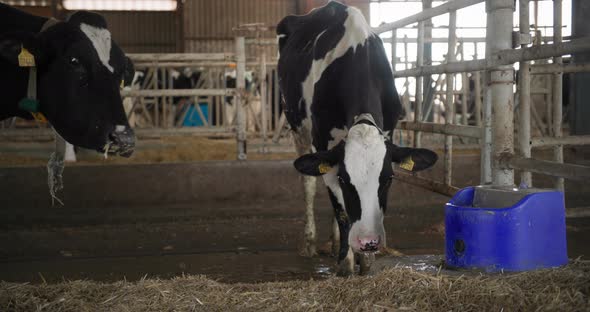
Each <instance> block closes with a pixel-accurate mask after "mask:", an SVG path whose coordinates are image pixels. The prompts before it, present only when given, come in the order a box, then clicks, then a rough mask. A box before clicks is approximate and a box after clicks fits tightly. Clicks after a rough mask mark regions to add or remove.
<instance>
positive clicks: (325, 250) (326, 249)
mask: <svg viewBox="0 0 590 312" xmlns="http://www.w3.org/2000/svg"><path fill="white" fill-rule="evenodd" d="M317 251H318V255H321V256H333V255H334V254H333V252H334V251H333V248H332V242H331V241H327V242H326V243H324V244H321V245H320V246H319V248H318V250H317Z"/></svg>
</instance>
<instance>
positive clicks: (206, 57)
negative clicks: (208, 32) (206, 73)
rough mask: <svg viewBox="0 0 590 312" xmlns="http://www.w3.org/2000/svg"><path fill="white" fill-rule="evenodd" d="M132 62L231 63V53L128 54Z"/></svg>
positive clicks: (232, 58) (233, 57)
mask: <svg viewBox="0 0 590 312" xmlns="http://www.w3.org/2000/svg"><path fill="white" fill-rule="evenodd" d="M127 57H129V58H130V59H131V60H132V61H133V62H182V61H233V60H234V59H235V54H233V53H129V54H127Z"/></svg>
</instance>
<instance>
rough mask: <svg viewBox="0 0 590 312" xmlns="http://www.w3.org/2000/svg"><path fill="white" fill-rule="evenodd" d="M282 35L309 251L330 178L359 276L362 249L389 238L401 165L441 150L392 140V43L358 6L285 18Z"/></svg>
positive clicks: (341, 235)
mask: <svg viewBox="0 0 590 312" xmlns="http://www.w3.org/2000/svg"><path fill="white" fill-rule="evenodd" d="M277 35H278V40H279V52H280V58H279V64H278V66H279V67H278V71H279V79H280V87H281V91H282V92H283V94H284V102H285V103H284V104H285V114H286V117H287V120H288V121H289V123H290V124H291V127H292V129H293V130H294V137H295V143H296V148H297V151H298V153H299V155H300V157H299V158H298V159H297V160H296V161H295V168H296V169H297V170H298V171H299V172H300V173H302V174H303V175H304V189H305V201H306V209H307V211H306V216H307V220H306V221H307V222H306V228H305V244H306V246H305V248H306V249H305V250H304V253H306V254H307V255H310V256H311V255H314V254H315V252H316V249H315V240H316V234H315V225H314V221H313V198H314V196H315V188H316V184H315V177H316V176H323V180H324V182H325V184H326V186H327V188H328V192H329V195H330V200H331V202H332V205H333V208H334V213H335V223H337V225H338V226H337V229H336V227H335V229H334V235H333V237H334V238H335V242H334V244H335V245H339V249H337V250H339V251H338V262H339V264H340V265H339V273H341V274H350V273H352V272H353V269H354V253H359V254H371V253H374V252H376V251H378V250H379V249H380V248H381V247H383V246H384V245H385V230H384V227H383V214H384V212H385V209H386V207H387V195H388V190H389V187H390V185H391V182H392V178H393V170H392V163H398V164H401V165H400V167H402V168H405V169H406V170H409V171H419V170H423V169H426V168H428V167H430V166H432V165H433V164H434V163H435V162H436V160H437V155H436V154H435V153H434V152H432V151H430V150H426V149H415V148H402V147H398V146H396V145H394V144H393V143H392V137H391V136H392V132H393V129H394V128H395V125H396V123H397V120H398V118H399V115H400V112H401V104H400V101H399V97H398V94H397V91H396V89H395V86H394V81H393V74H392V71H391V67H390V65H389V62H388V60H387V57H386V55H385V50H384V48H383V43H382V41H381V39H380V38H379V37H378V36H377V35H376V34H374V33H372V31H371V28H370V27H369V25H368V24H367V22H366V21H365V19H364V17H363V15H362V13H361V12H360V11H359V10H358V9H356V8H353V7H347V6H345V5H343V4H341V3H338V2H329V3H328V4H327V5H325V6H323V7H321V8H317V9H314V10H313V11H312V12H310V13H309V14H307V15H303V16H288V17H286V18H284V19H283V20H282V21H281V22H280V24H279V25H278V28H277ZM338 239H339V241H338Z"/></svg>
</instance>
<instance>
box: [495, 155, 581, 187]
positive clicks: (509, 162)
mask: <svg viewBox="0 0 590 312" xmlns="http://www.w3.org/2000/svg"><path fill="white" fill-rule="evenodd" d="M499 165H500V166H501V167H504V168H510V169H511V170H512V169H522V170H528V171H531V172H534V173H540V174H544V175H548V176H554V177H561V178H566V179H570V180H578V181H588V179H589V178H590V167H589V166H581V165H574V164H563V163H559V162H554V161H548V160H538V159H532V158H521V157H504V158H501V159H499Z"/></svg>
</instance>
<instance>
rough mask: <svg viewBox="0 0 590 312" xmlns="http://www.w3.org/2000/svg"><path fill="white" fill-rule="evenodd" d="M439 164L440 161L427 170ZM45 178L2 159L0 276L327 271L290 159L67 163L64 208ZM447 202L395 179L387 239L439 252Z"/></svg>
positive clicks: (462, 180) (585, 229) (270, 275)
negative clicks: (312, 240)
mask: <svg viewBox="0 0 590 312" xmlns="http://www.w3.org/2000/svg"><path fill="white" fill-rule="evenodd" d="M455 166H456V168H455V169H456V172H459V173H460V174H457V176H456V178H455V183H456V184H458V185H460V186H467V185H473V184H477V183H478V180H479V177H478V170H477V168H479V157H478V156H477V155H473V154H468V153H466V154H458V155H456V157H455ZM441 174H442V166H441V164H440V163H439V164H438V165H437V166H436V167H435V168H434V169H433V170H432V171H430V172H426V173H425V176H435V177H440V176H441ZM46 179H47V177H46V169H45V168H44V167H39V166H33V167H18V168H0V190H2V196H0V207H2V209H0V241H1V242H3V243H2V245H3V247H2V248H1V249H0V280H8V281H22V282H24V281H30V282H41V281H42V280H43V279H45V280H47V281H48V282H49V281H56V280H61V279H62V278H66V279H77V278H88V279H96V280H118V279H122V278H127V279H139V278H141V277H143V276H145V275H146V274H147V275H149V276H154V275H155V276H162V277H171V276H175V275H178V274H182V273H183V272H184V273H190V274H207V275H208V276H210V277H212V278H216V279H221V280H225V281H231V282H237V281H268V280H288V279H309V278H322V277H323V276H326V275H328V274H329V273H330V272H332V271H331V267H332V265H333V263H334V260H333V259H332V258H330V257H329V256H328V255H327V254H324V255H322V256H320V257H317V258H314V259H308V258H304V257H300V256H299V255H298V250H299V247H300V244H301V238H302V229H303V222H304V220H303V205H302V188H301V186H300V182H299V177H298V175H297V173H296V172H295V170H294V169H292V165H291V161H248V162H246V163H238V162H233V161H208V162H198V163H175V164H152V165H132V164H131V165H109V166H103V165H88V166H74V167H68V168H66V170H65V173H64V183H65V191H64V192H63V193H62V194H61V198H62V199H63V200H64V202H65V206H54V207H52V206H51V204H50V199H49V195H48V192H47V185H46ZM539 182H543V180H539ZM543 183H550V180H547V181H544V182H543ZM587 188H588V186H586V185H583V184H578V185H571V186H570V185H568V194H567V198H568V202H571V203H574V204H576V203H584V202H587V199H588V198H587V196H588V194H589V192H587V191H586V189H587ZM318 190H319V192H318V196H317V198H316V207H317V209H316V212H317V214H316V219H317V224H318V228H319V238H320V244H323V243H325V242H327V241H328V240H329V232H330V223H331V206H330V205H329V201H328V198H327V195H326V192H325V191H324V188H323V186H321V184H320V185H319V187H318ZM447 200H448V198H447V197H444V196H441V195H437V194H433V193H431V192H428V191H425V190H422V189H419V188H416V187H413V186H410V185H406V184H402V183H400V182H397V183H394V186H393V187H392V189H391V193H390V201H389V207H388V211H387V216H386V218H385V226H386V231H387V235H388V244H389V246H390V247H393V248H396V249H398V250H400V251H401V252H403V253H405V254H409V255H424V254H442V253H443V252H444V249H443V248H444V236H443V235H444V229H443V228H442V227H441V222H442V221H443V212H444V211H443V207H444V203H445V202H446V201H447ZM567 223H568V244H569V256H570V257H571V258H575V257H578V256H583V255H585V256H586V257H587V256H588V255H589V254H590V244H588V237H590V236H589V234H590V218H576V219H568V221H567ZM323 249H324V250H329V249H328V248H327V247H324V248H323Z"/></svg>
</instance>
